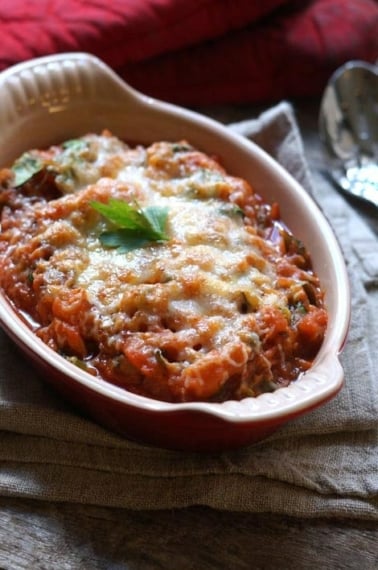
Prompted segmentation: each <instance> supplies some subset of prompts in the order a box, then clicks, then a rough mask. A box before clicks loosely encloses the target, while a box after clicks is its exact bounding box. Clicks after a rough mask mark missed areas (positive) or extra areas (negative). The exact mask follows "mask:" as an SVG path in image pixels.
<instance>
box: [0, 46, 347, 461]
mask: <svg viewBox="0 0 378 570" xmlns="http://www.w3.org/2000/svg"><path fill="white" fill-rule="evenodd" d="M0 100H1V102H2V105H1V111H0V127H1V132H2V147H1V151H0V164H1V165H2V166H6V165H9V164H10V163H11V162H12V161H13V160H14V159H16V158H17V157H18V156H19V155H20V154H22V153H23V152H24V151H26V150H28V149H30V148H45V147H47V146H49V145H52V144H57V143H59V142H61V141H64V140H68V139H72V138H75V137H78V136H81V135H83V134H85V133H88V132H101V131H102V130H103V129H109V130H110V131H111V132H112V133H113V134H114V135H115V136H117V137H119V138H121V139H124V140H129V141H138V142H140V143H145V144H149V143H151V142H153V141H161V140H168V141H179V140H183V139H185V140H188V141H189V142H190V143H191V144H193V145H194V146H195V147H197V148H199V149H201V150H203V151H204V152H206V153H209V154H214V153H216V155H217V156H219V157H220V159H221V162H222V165H223V166H224V167H225V169H226V170H227V171H228V172H229V173H230V174H232V175H235V176H238V177H242V178H244V179H246V180H248V181H249V182H250V183H251V184H252V186H253V187H254V189H255V190H256V192H257V193H259V194H260V195H261V196H263V198H264V199H265V200H266V201H268V202H274V201H277V202H278V203H279V204H280V208H281V216H282V219H283V221H284V223H285V224H286V225H287V226H288V227H289V228H290V230H291V231H292V232H293V233H294V235H295V236H296V237H298V238H299V239H300V240H301V241H303V242H304V244H306V245H307V246H308V247H309V250H310V255H311V258H312V262H313V266H314V270H315V271H316V273H317V274H318V276H319V278H320V281H321V284H322V286H323V289H324V291H325V302H326V307H327V311H328V318H329V322H328V328H327V332H326V336H325V340H324V342H323V344H322V347H321V349H320V351H319V353H318V355H317V357H316V359H315V361H314V363H313V365H312V367H311V368H310V370H308V371H307V372H306V373H305V374H303V375H301V376H300V377H299V378H298V379H297V380H296V381H294V382H292V383H291V384H290V385H289V386H287V387H285V388H280V389H278V390H276V391H275V392H270V393H265V394H262V395H260V396H258V397H255V398H245V399H243V400H240V401H235V400H229V401H226V402H223V403H207V402H186V403H177V404H176V403H168V402H162V401H158V400H155V399H150V398H148V397H145V396H139V395H136V394H132V393H130V392H128V391H126V390H124V389H122V388H119V387H117V386H115V385H112V384H109V383H107V382H104V381H103V380H101V379H100V378H97V377H95V376H92V375H90V374H88V373H87V372H85V370H82V369H81V368H79V367H77V366H75V365H74V364H72V363H71V362H69V361H67V360H66V359H64V358H63V357H62V356H60V355H59V354H57V353H56V352H54V351H53V350H51V349H50V348H49V347H48V346H46V345H45V344H44V343H43V342H42V341H41V340H40V339H39V338H38V337H37V336H36V335H35V334H34V333H33V332H32V331H31V329H30V328H29V327H28V326H27V325H26V324H25V323H24V321H23V320H22V319H21V318H20V317H19V316H18V315H17V314H16V312H15V311H14V310H13V309H12V307H11V305H10V303H9V302H8V300H7V298H6V297H5V295H0V323H1V326H2V327H3V328H4V330H5V331H6V332H7V333H8V334H9V336H10V337H11V338H12V339H13V340H14V341H15V342H16V343H17V344H18V345H19V347H20V348H21V349H22V350H23V352H24V353H25V355H26V356H27V357H28V358H30V359H31V360H32V362H33V363H34V365H35V366H36V367H37V368H38V369H39V370H40V372H41V373H42V375H43V377H44V378H45V379H46V380H47V381H49V382H50V383H51V384H52V385H53V386H54V387H55V389H56V390H58V391H59V392H60V393H61V394H62V395H63V396H64V397H65V398H67V399H68V400H70V401H71V402H72V403H74V404H75V405H77V406H79V408H80V409H82V410H83V411H84V412H85V413H87V414H88V415H90V416H91V417H93V418H94V419H95V420H96V421H98V422H99V423H101V424H103V425H105V426H107V427H108V428H110V429H113V430H115V431H117V432H119V433H122V434H124V435H125V436H127V437H131V438H135V439H137V440H141V441H144V442H146V443H151V444H155V445H159V446H164V447H171V448H176V449H187V450H216V449H227V448H230V447H236V446H240V445H246V444H250V443H253V442H256V441H259V440H261V439H263V438H265V437H267V436H268V435H270V434H271V433H273V432H274V431H275V430H276V429H277V428H278V427H279V426H280V425H282V424H284V423H285V422H287V421H289V420H290V419H293V418H295V417H296V416H298V415H301V414H304V413H306V412H308V411H310V410H311V409H313V408H315V407H317V406H319V405H321V404H322V403H324V402H326V401H328V400H329V399H330V398H332V397H333V396H335V395H336V394H337V393H338V391H339V390H340V389H341V387H342V385H343V371H342V368H341V365H340V361H339V353H340V351H341V349H342V347H343V345H344V342H345V338H346V334H347V330H348V324H349V318H350V298H349V287H348V279H347V273H346V269H345V264H344V261H343V257H342V254H341V251H340V248H339V246H338V243H337V240H336V239H335V236H334V234H333V232H332V230H331V228H330V226H329V224H328V222H327V221H326V219H325V218H324V216H323V214H322V213H321V211H320V210H319V208H318V207H317V205H316V204H315V203H314V202H313V200H312V199H311V198H310V197H309V196H308V194H307V193H306V192H305V190H304V189H303V188H302V187H301V186H300V185H299V184H298V183H297V182H296V181H295V180H294V179H293V178H292V177H291V176H290V175H289V174H288V173H287V172H286V171H285V170H284V169H283V168H282V167H281V166H280V165H279V164H277V163H276V162H275V161H274V160H273V159H272V158H270V157H269V156H268V155H267V154H266V153H265V152H263V151H262V150H261V149H260V148H259V147H257V146H256V145H255V144H253V143H252V142H250V141H248V140H247V139H245V138H243V137H241V136H239V135H237V134H235V133H233V132H232V131H231V130H230V129H228V128H227V127H225V126H223V125H221V124H220V123H217V122H216V121H213V120H211V119H209V118H206V117H204V116H202V115H199V114H197V113H193V112H191V111H188V110H186V109H183V108H180V107H177V106H174V105H170V104H167V103H164V102H161V101H157V100H154V99H151V98H150V97H147V96H145V95H143V94H141V93H139V92H137V91H135V90H134V89H132V88H130V87H129V86H128V85H127V84H125V83H124V82H123V81H122V80H121V79H120V78H119V77H118V76H117V75H116V74H115V73H114V72H112V70H110V69H109V68H108V67H107V66H106V65H105V64H104V63H103V62H101V61H100V60H99V59H97V58H95V57H93V56H91V55H88V54H83V53H71V54H61V55H56V56H47V57H44V58H40V59H37V60H32V61H29V62H26V63H24V64H20V65H17V66H14V67H13V68H10V69H8V70H7V71H5V72H3V73H2V74H0Z"/></svg>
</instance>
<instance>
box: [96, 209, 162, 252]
mask: <svg viewBox="0 0 378 570" xmlns="http://www.w3.org/2000/svg"><path fill="white" fill-rule="evenodd" d="M91 206H92V207H93V208H94V209H95V210H97V211H98V212H99V213H100V214H102V215H103V216H104V217H105V218H107V219H108V220H109V221H110V222H112V224H114V225H115V226H117V228H116V229H115V230H110V231H106V232H103V233H102V234H101V235H100V241H101V243H102V244H103V245H104V246H105V247H111V248H118V249H119V251H120V252H121V253H124V252H127V251H130V250H132V249H136V248H139V247H143V246H145V245H147V244H148V243H150V242H152V241H155V242H161V241H166V240H167V239H168V236H167V235H166V233H165V231H164V228H165V224H166V221H167V216H168V209H167V208H165V207H159V206H148V207H146V208H139V207H138V205H136V207H133V206H130V204H128V203H127V202H124V201H123V200H115V199H114V198H112V199H110V200H109V202H108V203H107V204H103V203H102V202H97V201H93V202H91Z"/></svg>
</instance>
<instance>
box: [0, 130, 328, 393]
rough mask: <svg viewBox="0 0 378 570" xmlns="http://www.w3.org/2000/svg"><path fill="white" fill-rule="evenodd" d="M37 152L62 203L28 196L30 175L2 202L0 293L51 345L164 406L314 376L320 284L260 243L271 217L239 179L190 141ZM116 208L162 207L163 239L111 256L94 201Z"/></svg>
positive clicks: (304, 265)
mask: <svg viewBox="0 0 378 570" xmlns="http://www.w3.org/2000/svg"><path fill="white" fill-rule="evenodd" d="M31 154H32V156H33V157H34V158H35V159H38V160H40V161H41V162H42V164H43V167H44V169H45V171H46V172H50V173H53V176H54V185H55V187H56V189H57V190H58V192H59V194H60V196H59V197H58V198H56V199H53V200H51V199H46V198H45V197H44V195H43V188H42V193H41V194H42V195H41V196H39V198H38V199H30V186H31V187H32V188H33V186H35V182H36V176H38V175H34V177H32V178H31V180H30V181H28V182H27V183H26V184H25V185H24V186H23V187H21V191H20V189H18V190H17V189H16V190H11V191H8V198H7V199H8V204H7V206H8V207H7V208H4V210H3V220H2V226H3V232H2V235H1V242H0V246H1V249H0V252H1V274H2V278H1V285H2V287H3V288H4V290H5V291H6V292H7V294H8V296H9V297H10V298H11V299H12V300H13V302H14V303H15V305H16V306H17V307H18V308H19V309H20V310H21V311H24V312H26V313H27V314H28V315H29V316H31V317H32V319H34V321H35V330H36V333H37V334H38V335H39V336H40V337H41V338H42V339H43V340H44V341H45V342H46V343H47V344H49V345H50V346H52V347H53V348H54V349H55V350H59V351H60V352H62V353H64V354H66V357H67V358H70V359H71V360H73V361H74V362H76V363H78V364H79V365H81V366H85V367H86V368H87V370H88V371H89V372H91V373H93V374H99V375H101V376H102V377H103V378H104V379H106V380H108V381H110V382H114V383H116V384H119V385H121V386H124V387H126V388H127V389H129V390H132V391H134V392H137V393H141V394H145V395H148V396H151V397H154V398H160V399H164V400H168V401H186V400H198V399H215V400H222V399H225V398H230V397H232V398H242V397H245V396H251V395H252V396H253V395H257V394H259V393H261V392H262V391H266V390H272V389H275V388H276V387H277V386H279V385H285V384H286V383H288V382H289V381H291V380H292V379H293V378H295V377H296V376H297V375H298V373H299V372H300V371H303V370H305V369H306V367H308V366H309V365H310V362H311V359H312V357H313V355H314V353H315V352H316V351H317V349H318V347H319V345H320V342H321V339H322V335H323V334H324V328H325V324H326V313H325V311H324V309H322V295H321V292H320V288H319V284H318V282H317V278H316V276H314V275H313V272H312V271H311V266H310V263H309V260H308V258H307V254H306V253H303V252H300V251H299V249H298V248H296V251H294V253H293V252H289V253H290V255H291V257H290V255H286V256H285V255H284V253H285V252H283V239H276V240H275V241H270V240H269V239H267V237H268V236H269V235H270V234H272V235H273V233H274V232H272V228H273V227H274V221H273V220H272V212H271V209H270V207H269V206H268V205H266V204H264V203H263V202H262V200H261V198H260V197H259V196H257V195H256V194H254V192H253V191H252V189H251V187H250V186H249V184H248V183H247V182H246V181H244V180H241V179H238V178H235V177H231V176H229V175H228V174H227V173H226V172H225V171H224V170H223V169H222V168H221V166H220V165H219V164H218V163H217V162H216V161H215V160H214V159H213V158H211V157H209V156H207V155H205V154H203V153H201V152H199V151H197V150H195V149H193V148H192V147H190V146H189V145H187V144H186V143H179V144H172V143H168V142H161V143H155V144H154V145H152V146H151V147H149V148H143V147H136V148H133V149H132V148H129V147H128V146H127V145H126V144H124V143H123V142H122V141H120V140H118V139H116V138H115V137H112V136H110V135H109V134H107V133H105V134H103V135H101V136H100V135H87V136H86V137H83V138H82V139H79V140H78V141H73V142H72V143H67V144H66V145H63V146H56V147H52V148H51V149H49V150H47V151H31ZM50 184H51V182H50ZM10 185H11V184H10ZM25 189H27V191H25ZM23 190H24V196H23V197H22V195H23ZM17 192H18V194H17ZM16 196H17V197H16ZM20 196H21V198H20ZM111 198H114V199H117V200H124V201H126V202H128V203H129V204H134V205H135V204H138V207H139V208H145V207H147V206H158V207H165V208H167V211H168V216H167V221H166V227H165V233H166V234H167V235H168V238H169V239H168V240H167V241H164V242H162V243H160V242H159V243H156V242H151V243H147V244H145V245H144V246H143V247H138V248H135V249H131V250H130V251H127V252H125V253H119V251H117V249H110V248H108V247H105V246H104V245H103V244H102V241H101V234H102V232H103V231H105V230H107V229H109V222H108V221H107V220H106V219H105V218H104V217H103V216H102V215H101V214H99V213H98V212H97V211H96V210H95V209H94V208H93V207H92V205H91V204H92V202H93V201H100V202H103V203H107V202H108V201H109V199H111ZM12 201H13V202H12ZM261 220H262V221H261ZM284 235H285V238H286V241H287V236H288V235H289V234H287V233H286V232H284ZM289 242H290V240H289ZM292 243H293V242H290V244H291V245H290V247H292ZM286 253H287V252H286ZM293 256H294V257H295V256H296V259H295V260H294V262H293V260H292V258H293ZM298 257H299V258H300V259H299V260H298V259H297V258H298ZM304 284H307V285H306V286H307V289H308V290H309V289H311V288H312V289H311V291H312V292H311V293H310V294H309V292H308V291H306V287H304ZM295 295H296V296H295ZM310 314H312V319H311V322H314V320H315V316H316V319H317V321H318V327H317V330H318V334H319V335H320V336H319V338H317V340H316V341H315V340H311V342H310V343H308V338H306V342H307V345H308V346H312V348H311V350H309V351H307V349H306V350H305V349H303V347H302V344H303V343H304V341H303V339H302V340H301V335H302V337H303V334H304V333H303V332H301V330H300V326H299V325H300V323H302V324H303V320H304V318H305V317H308V315H310ZM320 315H321V316H322V319H320ZM308 320H310V319H308ZM319 323H320V324H319ZM302 328H304V327H303V326H302ZM319 329H321V330H320V332H319ZM307 336H308V335H307ZM303 338H304V337H303ZM272 339H273V341H274V342H272ZM307 352H308V354H307Z"/></svg>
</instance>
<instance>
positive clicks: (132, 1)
mask: <svg viewBox="0 0 378 570" xmlns="http://www.w3.org/2000/svg"><path fill="white" fill-rule="evenodd" d="M377 30H378V4H377V2H376V1H375V0H312V1H311V0H310V1H307V0H264V2H253V1H252V0H191V1H188V0H112V1H111V2H104V1H103V0H34V1H31V0H2V1H1V3H0V38H1V39H0V70H1V69H5V68H6V67H8V66H10V65H12V64H14V63H17V62H20V61H24V60H27V59H30V58H32V57H38V56H41V55H45V54H50V53H58V52H64V51H87V52H90V53H93V54H95V55H97V56H99V57H100V58H101V59H103V60H104V61H105V62H106V63H108V64H109V65H110V66H111V67H112V68H114V69H115V71H117V72H118V73H119V74H120V75H121V76H122V77H124V78H125V79H126V81H128V82H129V83H130V84H131V85H133V86H134V87H136V88H138V89H140V90H142V91H144V92H145V93H146V94H149V95H152V96H155V97H160V98H162V99H166V100H169V101H174V102H179V103H182V104H187V105H196V104H211V103H230V102H232V103H255V102H263V101H264V102H266V101H274V100H279V99H281V98H290V97H297V96H304V95H316V94H318V93H320V91H321V90H322V89H323V87H324V85H325V82H326V80H327V79H328V77H329V75H330V74H331V73H332V71H333V70H334V69H336V67H338V66H339V65H341V64H342V63H344V62H345V61H347V60H349V59H364V60H366V61H374V60H375V59H377V58H378V32H377Z"/></svg>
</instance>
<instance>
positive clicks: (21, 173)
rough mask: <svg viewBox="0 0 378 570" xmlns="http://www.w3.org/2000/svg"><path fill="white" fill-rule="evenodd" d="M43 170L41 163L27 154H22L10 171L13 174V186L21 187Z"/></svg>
mask: <svg viewBox="0 0 378 570" xmlns="http://www.w3.org/2000/svg"><path fill="white" fill-rule="evenodd" d="M42 169H43V163H42V161H41V160H39V159H38V158H35V157H34V156H31V155H30V154H28V153H24V154H23V155H22V156H20V158H18V159H17V160H16V161H15V162H14V164H13V166H12V170H13V173H14V186H15V188H17V186H22V185H23V184H25V182H27V181H28V180H30V178H32V177H33V176H34V174H37V173H38V172H40V171H41V170H42Z"/></svg>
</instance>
